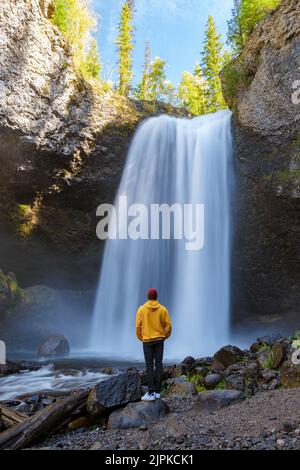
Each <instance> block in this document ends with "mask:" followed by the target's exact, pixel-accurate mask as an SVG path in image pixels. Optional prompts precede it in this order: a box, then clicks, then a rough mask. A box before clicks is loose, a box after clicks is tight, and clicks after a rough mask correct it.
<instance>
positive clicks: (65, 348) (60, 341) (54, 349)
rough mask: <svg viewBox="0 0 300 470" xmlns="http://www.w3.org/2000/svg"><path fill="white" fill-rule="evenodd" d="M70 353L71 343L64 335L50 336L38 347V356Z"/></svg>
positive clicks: (56, 355)
mask: <svg viewBox="0 0 300 470" xmlns="http://www.w3.org/2000/svg"><path fill="white" fill-rule="evenodd" d="M69 353H70V343H69V341H68V340H67V338H66V337H65V336H64V335H52V336H49V338H48V339H46V341H44V343H43V344H41V345H40V346H39V348H38V352H37V355H38V357H59V356H67V355H68V354H69Z"/></svg>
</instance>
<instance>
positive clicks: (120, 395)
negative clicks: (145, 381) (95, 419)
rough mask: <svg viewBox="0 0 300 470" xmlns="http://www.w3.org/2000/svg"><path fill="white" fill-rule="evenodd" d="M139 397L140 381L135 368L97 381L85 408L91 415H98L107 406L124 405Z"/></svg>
mask: <svg viewBox="0 0 300 470" xmlns="http://www.w3.org/2000/svg"><path fill="white" fill-rule="evenodd" d="M140 397H141V382H140V377H139V372H138V370H137V369H134V368H132V369H128V370H127V371H126V372H125V373H123V374H120V375H117V376H112V377H109V378H108V379H106V380H103V381H102V382H99V383H98V384H97V385H96V386H95V387H94V388H93V389H92V390H91V392H90V394H89V396H88V400H87V410H88V413H89V414H90V415H91V416H99V415H101V414H103V413H105V412H106V410H107V409H108V408H112V407H115V406H120V405H125V404H127V403H129V402H131V401H136V400H138V399H139V398H140Z"/></svg>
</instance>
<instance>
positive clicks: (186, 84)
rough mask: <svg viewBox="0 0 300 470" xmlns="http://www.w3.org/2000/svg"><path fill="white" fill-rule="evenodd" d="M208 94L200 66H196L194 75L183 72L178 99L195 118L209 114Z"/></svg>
mask: <svg viewBox="0 0 300 470" xmlns="http://www.w3.org/2000/svg"><path fill="white" fill-rule="evenodd" d="M206 92H207V83H206V81H205V80H204V78H203V75H202V70H201V67H200V65H199V64H196V66H195V70H194V74H192V73H190V72H183V74H182V79H181V82H180V84H179V87H178V99H179V102H180V104H181V106H183V107H184V108H186V109H187V110H188V111H189V112H190V113H192V114H194V115H195V116H200V115H202V114H205V113H206V112H207V103H206Z"/></svg>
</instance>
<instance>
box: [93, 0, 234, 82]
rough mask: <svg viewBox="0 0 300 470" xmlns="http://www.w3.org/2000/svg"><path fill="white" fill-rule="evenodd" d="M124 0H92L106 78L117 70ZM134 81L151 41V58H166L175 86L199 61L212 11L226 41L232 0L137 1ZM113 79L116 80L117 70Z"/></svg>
mask: <svg viewBox="0 0 300 470" xmlns="http://www.w3.org/2000/svg"><path fill="white" fill-rule="evenodd" d="M123 2H124V0H92V2H91V4H92V7H93V9H94V11H95V12H96V14H97V17H98V30H97V32H96V37H97V40H98V42H99V47H100V53H101V60H102V63H103V64H104V75H106V76H105V77H104V78H107V75H110V71H112V70H115V69H116V62H117V53H116V46H115V44H114V40H115V38H116V35H117V26H118V22H119V14H120V10H121V7H122V4H123ZM135 4H136V14H135V20H134V25H135V28H136V31H135V52H134V66H133V69H134V74H135V77H134V81H135V82H137V81H139V78H140V76H141V71H142V65H143V62H144V50H145V41H146V40H147V39H148V40H149V41H150V49H151V58H154V57H155V56H160V57H161V58H162V59H164V60H166V61H167V67H166V72H167V78H168V79H169V80H171V81H172V82H173V83H174V84H175V85H177V84H178V83H179V81H180V78H181V74H182V72H183V71H184V70H187V71H193V69H194V65H195V63H196V62H197V61H198V62H199V61H200V51H201V48H202V44H203V40H204V30H205V24H206V22H207V17H208V15H209V14H211V15H212V16H213V17H214V18H215V21H216V24H217V28H218V31H219V33H221V34H222V39H223V42H225V41H226V32H227V21H228V19H229V18H230V16H231V9H232V7H233V0H135ZM113 79H116V74H115V73H114V75H113Z"/></svg>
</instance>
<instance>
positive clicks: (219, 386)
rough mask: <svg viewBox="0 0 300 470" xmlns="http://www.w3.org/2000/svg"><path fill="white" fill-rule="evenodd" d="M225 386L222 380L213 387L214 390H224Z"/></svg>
mask: <svg viewBox="0 0 300 470" xmlns="http://www.w3.org/2000/svg"><path fill="white" fill-rule="evenodd" d="M225 388H226V384H225V380H222V381H221V382H220V383H218V385H217V386H216V387H215V389H216V390H224V389H225Z"/></svg>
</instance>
